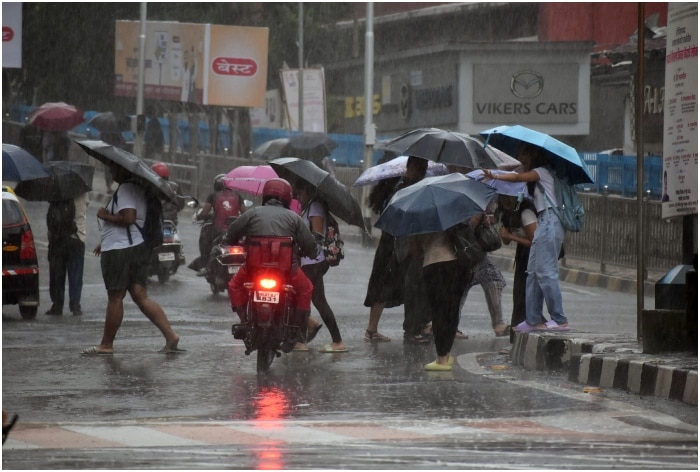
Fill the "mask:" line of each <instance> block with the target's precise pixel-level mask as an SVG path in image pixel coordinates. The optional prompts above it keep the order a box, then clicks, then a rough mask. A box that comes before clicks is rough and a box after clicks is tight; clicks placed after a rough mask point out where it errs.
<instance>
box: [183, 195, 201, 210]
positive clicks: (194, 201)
mask: <svg viewBox="0 0 700 472" xmlns="http://www.w3.org/2000/svg"><path fill="white" fill-rule="evenodd" d="M185 198H186V199H187V201H186V202H185V205H187V206H188V207H189V208H192V209H194V208H197V207H199V200H197V199H196V198H194V197H185Z"/></svg>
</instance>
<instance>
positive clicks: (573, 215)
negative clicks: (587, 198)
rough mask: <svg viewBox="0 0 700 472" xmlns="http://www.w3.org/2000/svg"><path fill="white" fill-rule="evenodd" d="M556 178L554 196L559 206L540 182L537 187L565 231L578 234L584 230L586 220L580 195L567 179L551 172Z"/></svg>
mask: <svg viewBox="0 0 700 472" xmlns="http://www.w3.org/2000/svg"><path fill="white" fill-rule="evenodd" d="M550 173H551V174H552V177H554V194H555V196H556V199H557V201H558V202H559V205H555V204H554V202H553V201H552V198H551V197H550V196H549V195H547V192H545V190H544V186H542V184H541V183H540V182H539V181H538V182H537V186H538V187H539V189H540V191H541V192H542V193H544V195H545V197H546V198H547V201H548V202H549V204H550V205H551V206H552V209H553V210H554V213H555V214H556V215H557V217H558V218H559V220H560V221H561V224H562V226H563V227H564V229H565V230H567V231H571V232H573V233H578V232H579V231H581V229H583V224H584V223H585V220H586V212H585V211H584V209H583V204H582V203H581V200H579V198H578V194H577V193H576V190H575V189H574V186H573V185H569V182H568V180H567V179H564V178H562V177H559V176H558V175H557V174H555V173H554V171H550Z"/></svg>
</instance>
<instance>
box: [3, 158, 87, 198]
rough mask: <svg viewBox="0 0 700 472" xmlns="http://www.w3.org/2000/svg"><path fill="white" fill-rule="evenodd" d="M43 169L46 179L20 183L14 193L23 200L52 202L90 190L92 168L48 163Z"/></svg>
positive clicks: (72, 163) (80, 164)
mask: <svg viewBox="0 0 700 472" xmlns="http://www.w3.org/2000/svg"><path fill="white" fill-rule="evenodd" d="M45 167H46V171H47V172H48V173H49V176H48V177H44V178H41V179H33V180H25V181H23V182H20V183H19V184H17V187H16V188H15V193H16V194H17V195H19V196H20V197H22V198H24V199H25V200H33V201H44V202H53V201H58V200H66V199H69V198H75V197H78V196H80V195H82V194H84V193H86V192H89V191H90V190H92V178H93V176H94V175H95V167H94V166H91V165H88V164H82V163H79V162H69V161H50V162H48V163H47V164H46V166H45Z"/></svg>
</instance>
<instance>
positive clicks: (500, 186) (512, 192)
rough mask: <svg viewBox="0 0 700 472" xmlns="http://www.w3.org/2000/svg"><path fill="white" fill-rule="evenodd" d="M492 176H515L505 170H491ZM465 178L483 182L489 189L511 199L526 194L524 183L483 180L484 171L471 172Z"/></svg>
mask: <svg viewBox="0 0 700 472" xmlns="http://www.w3.org/2000/svg"><path fill="white" fill-rule="evenodd" d="M491 173H493V174H515V173H516V172H511V171H507V170H492V171H491ZM467 177H471V178H472V179H474V180H478V181H479V182H483V183H485V184H486V185H488V186H489V187H493V188H494V189H496V193H500V194H501V195H509V196H511V197H519V196H521V195H523V196H524V195H526V194H527V184H526V183H525V182H506V181H505V180H497V179H487V178H485V175H484V171H483V170H481V169H477V170H473V171H471V172H469V173H468V174H467Z"/></svg>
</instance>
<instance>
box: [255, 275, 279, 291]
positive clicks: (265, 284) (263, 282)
mask: <svg viewBox="0 0 700 472" xmlns="http://www.w3.org/2000/svg"><path fill="white" fill-rule="evenodd" d="M278 285H279V284H278V282H277V279H274V278H272V277H263V278H261V279H260V280H258V286H259V287H260V288H263V289H265V290H275V289H276V288H277V286H278Z"/></svg>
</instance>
